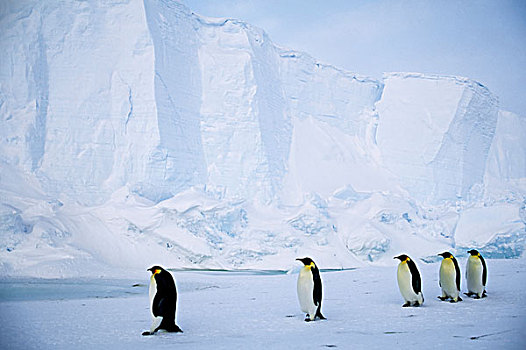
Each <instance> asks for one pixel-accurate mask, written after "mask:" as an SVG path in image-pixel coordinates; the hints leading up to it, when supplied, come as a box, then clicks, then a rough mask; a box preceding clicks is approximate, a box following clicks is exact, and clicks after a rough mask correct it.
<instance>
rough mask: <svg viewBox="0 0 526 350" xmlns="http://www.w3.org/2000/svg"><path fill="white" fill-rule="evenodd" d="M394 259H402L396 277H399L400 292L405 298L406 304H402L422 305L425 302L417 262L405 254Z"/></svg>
mask: <svg viewBox="0 0 526 350" xmlns="http://www.w3.org/2000/svg"><path fill="white" fill-rule="evenodd" d="M393 259H399V260H400V263H399V264H398V271H397V273H396V277H397V279H398V288H400V293H401V294H402V297H403V298H404V300H405V304H404V305H402V306H403V307H408V306H420V305H422V304H423V303H424V295H423V294H422V280H421V279H420V273H419V272H418V268H417V267H416V264H415V262H414V261H413V260H411V258H410V257H408V256H407V255H405V254H402V255H399V256H395V257H394V258H393Z"/></svg>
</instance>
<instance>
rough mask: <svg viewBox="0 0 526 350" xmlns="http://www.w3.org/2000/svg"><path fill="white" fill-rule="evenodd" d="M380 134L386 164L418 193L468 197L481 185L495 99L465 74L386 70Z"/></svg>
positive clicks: (433, 199)
mask: <svg viewBox="0 0 526 350" xmlns="http://www.w3.org/2000/svg"><path fill="white" fill-rule="evenodd" d="M377 108H378V114H379V122H378V131H377V135H376V139H377V142H378V147H379V148H380V151H381V154H382V161H383V164H384V165H385V167H386V168H388V169H389V170H390V171H392V172H393V173H394V174H396V175H397V176H398V178H399V179H400V183H401V184H402V186H403V187H404V188H405V189H406V190H407V191H408V192H409V193H410V194H411V195H412V196H414V197H415V198H417V199H419V200H421V201H424V202H430V203H433V204H436V203H438V202H441V201H447V200H453V201H455V200H459V199H463V200H469V198H468V196H469V194H470V191H471V190H472V189H473V188H474V186H475V185H478V186H480V187H481V186H482V183H483V177H484V172H485V169H486V160H487V156H488V151H489V148H490V146H491V143H492V141H493V136H494V134H495V127H496V123H497V115H498V101H497V99H496V98H495V97H494V96H493V95H492V94H491V93H490V92H489V91H488V90H487V89H486V88H485V87H484V86H482V85H480V84H478V83H476V82H474V81H471V80H468V79H464V78H458V77H441V76H432V75H422V74H404V73H395V74H388V75H386V76H385V89H384V94H383V96H382V99H381V101H380V102H379V103H378V105H377Z"/></svg>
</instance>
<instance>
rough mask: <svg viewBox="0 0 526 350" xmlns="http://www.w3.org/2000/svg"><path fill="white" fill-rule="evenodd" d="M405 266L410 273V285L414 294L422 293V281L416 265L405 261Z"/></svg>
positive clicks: (411, 261) (410, 261)
mask: <svg viewBox="0 0 526 350" xmlns="http://www.w3.org/2000/svg"><path fill="white" fill-rule="evenodd" d="M407 265H408V266H409V271H411V285H412V286H413V291H414V292H415V294H418V293H420V292H422V280H421V279H420V273H419V272H418V269H417V267H416V264H415V262H414V261H413V260H411V259H409V260H407Z"/></svg>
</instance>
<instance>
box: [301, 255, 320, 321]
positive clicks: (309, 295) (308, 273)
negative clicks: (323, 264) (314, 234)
mask: <svg viewBox="0 0 526 350" xmlns="http://www.w3.org/2000/svg"><path fill="white" fill-rule="evenodd" d="M296 260H299V261H301V262H302V263H303V265H304V266H303V267H302V269H301V270H300V274H299V276H298V299H299V301H300V307H301V311H303V312H305V313H307V316H306V317H305V321H307V322H309V321H314V319H315V318H316V317H319V318H320V319H322V320H325V317H324V316H323V315H322V314H321V298H322V287H321V277H320V270H319V269H318V267H317V266H316V264H315V263H314V261H312V259H311V258H302V259H300V258H298V259H296Z"/></svg>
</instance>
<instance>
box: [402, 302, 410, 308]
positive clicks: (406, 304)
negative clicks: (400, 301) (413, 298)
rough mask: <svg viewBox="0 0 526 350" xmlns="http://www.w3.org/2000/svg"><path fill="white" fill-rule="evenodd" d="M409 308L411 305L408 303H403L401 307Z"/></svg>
mask: <svg viewBox="0 0 526 350" xmlns="http://www.w3.org/2000/svg"><path fill="white" fill-rule="evenodd" d="M409 306H411V303H410V302H407V303H405V304H404V305H402V307H409Z"/></svg>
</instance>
